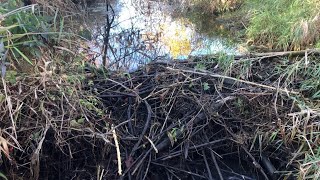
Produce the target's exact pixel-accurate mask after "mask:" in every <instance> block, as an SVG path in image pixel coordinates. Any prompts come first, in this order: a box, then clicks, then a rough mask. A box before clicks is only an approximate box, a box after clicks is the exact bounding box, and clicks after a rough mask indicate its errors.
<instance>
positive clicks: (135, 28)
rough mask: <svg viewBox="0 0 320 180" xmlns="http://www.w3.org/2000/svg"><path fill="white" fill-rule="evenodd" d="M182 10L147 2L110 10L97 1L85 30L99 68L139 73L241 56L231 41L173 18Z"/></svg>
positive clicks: (130, 0) (122, 3) (120, 0)
mask: <svg viewBox="0 0 320 180" xmlns="http://www.w3.org/2000/svg"><path fill="white" fill-rule="evenodd" d="M181 6H182V5H181V3H180V4H177V3H171V4H170V3H168V2H159V1H142V0H116V1H114V2H111V3H110V4H109V6H107V5H106V3H105V2H104V1H103V2H101V1H98V0H97V1H95V2H94V3H92V4H90V5H89V6H88V8H87V9H88V19H89V20H88V23H87V27H81V28H85V29H90V37H89V39H90V42H89V43H88V46H89V48H90V50H91V53H90V54H91V55H92V57H94V59H95V63H96V64H102V62H103V60H102V59H106V62H105V63H106V66H107V67H108V68H109V69H110V68H111V69H122V70H124V71H134V70H136V69H137V68H138V67H139V66H140V65H144V64H146V63H148V62H151V61H154V60H159V59H179V60H185V59H187V58H188V57H189V56H202V55H210V54H216V53H218V52H222V53H227V54H239V51H238V48H237V45H236V44H231V43H229V42H230V41H229V40H228V39H226V38H223V37H219V36H213V37H212V36H208V35H206V34H204V33H198V31H197V29H198V27H196V25H195V24H193V23H192V22H191V21H190V20H189V19H188V18H187V17H183V16H178V17H174V16H173V14H177V9H179V10H178V11H183V10H181V9H183V7H181ZM209 18H210V17H209ZM206 26H208V27H206V29H209V30H210V29H214V27H212V28H211V27H210V24H208V25H207V24H206ZM106 39H108V40H107V42H106ZM106 46H107V47H106ZM103 54H105V55H106V56H105V57H104V56H103Z"/></svg>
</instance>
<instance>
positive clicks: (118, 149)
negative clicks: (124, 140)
mask: <svg viewBox="0 0 320 180" xmlns="http://www.w3.org/2000/svg"><path fill="white" fill-rule="evenodd" d="M111 130H112V135H113V140H114V143H115V145H116V151H117V159H118V174H119V175H120V176H121V175H122V168H121V165H122V164H121V154H120V148H119V142H118V138H117V134H116V130H115V128H114V127H113V126H112V128H111Z"/></svg>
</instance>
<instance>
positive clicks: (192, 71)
mask: <svg viewBox="0 0 320 180" xmlns="http://www.w3.org/2000/svg"><path fill="white" fill-rule="evenodd" d="M166 69H168V70H171V71H182V72H187V73H193V74H198V75H203V76H210V77H213V78H224V79H230V80H233V81H235V82H240V83H245V84H250V85H252V86H257V87H262V88H266V89H271V90H274V91H276V90H278V91H279V92H282V93H286V94H299V92H295V91H293V90H290V91H288V90H287V89H280V88H276V87H273V86H267V85H264V84H258V83H255V82H251V81H245V80H241V79H237V78H233V77H230V76H224V75H220V74H214V73H211V72H209V71H204V70H203V71H196V70H184V69H175V68H171V67H166Z"/></svg>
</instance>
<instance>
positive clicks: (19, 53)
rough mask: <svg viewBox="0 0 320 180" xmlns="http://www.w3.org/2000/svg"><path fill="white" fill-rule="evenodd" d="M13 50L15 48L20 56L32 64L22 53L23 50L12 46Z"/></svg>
mask: <svg viewBox="0 0 320 180" xmlns="http://www.w3.org/2000/svg"><path fill="white" fill-rule="evenodd" d="M13 49H14V50H16V51H17V52H18V53H19V54H20V55H21V56H22V57H23V59H24V60H26V61H27V62H28V63H29V64H31V65H33V64H32V62H31V61H30V59H29V58H28V57H27V56H26V55H24V54H23V52H21V51H20V50H19V49H18V48H16V47H13Z"/></svg>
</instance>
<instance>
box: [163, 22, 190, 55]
mask: <svg viewBox="0 0 320 180" xmlns="http://www.w3.org/2000/svg"><path fill="white" fill-rule="evenodd" d="M161 29H162V31H163V32H164V33H163V38H162V41H163V43H164V44H165V45H166V46H167V47H168V49H169V52H170V54H171V56H172V57H173V58H177V57H178V56H187V55H189V54H190V53H191V50H192V48H191V42H192V37H193V33H194V30H193V28H192V27H191V23H190V22H188V21H186V20H185V19H180V20H177V21H174V22H172V23H171V24H163V25H161Z"/></svg>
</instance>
